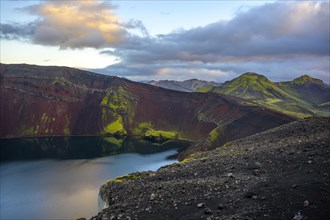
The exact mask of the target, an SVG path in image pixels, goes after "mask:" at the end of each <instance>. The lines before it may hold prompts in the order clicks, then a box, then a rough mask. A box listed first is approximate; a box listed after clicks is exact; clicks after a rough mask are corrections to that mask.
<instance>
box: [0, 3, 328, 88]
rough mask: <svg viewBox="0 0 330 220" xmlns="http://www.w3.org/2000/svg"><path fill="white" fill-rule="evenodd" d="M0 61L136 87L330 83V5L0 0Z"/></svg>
mask: <svg viewBox="0 0 330 220" xmlns="http://www.w3.org/2000/svg"><path fill="white" fill-rule="evenodd" d="M0 6H1V7H0V10H1V11H0V13H1V17H0V19H1V20H0V23H1V29H0V40H1V41H0V55H1V63H28V64H36V65H56V66H69V67H75V68H80V69H87V70H91V71H94V72H98V73H102V74H107V75H116V76H119V77H125V78H128V79H131V80H135V81H144V80H162V79H163V80H164V79H169V80H186V79H191V78H197V79H203V80H209V81H211V80H212V81H217V82H224V81H227V80H230V79H232V78H234V77H237V76H239V75H240V74H242V73H244V72H257V73H259V74H262V75H265V76H266V77H268V78H269V79H271V80H273V81H288V80H292V79H294V78H296V77H298V76H301V75H303V74H308V75H310V76H312V77H315V78H319V79H322V80H323V81H325V82H327V83H329V82H330V76H329V72H330V70H329V69H330V64H329V62H330V61H329V60H330V43H329V42H330V36H329V11H330V9H329V0H323V1H301V0H300V1H299V0H295V1H284V0H277V1H261V0H260V1H259V0H254V1H223V0H217V1H189V0H184V1H180V0H176V1H174V0H172V1H171V0H162V1H159V0H157V1H151V0H147V1H139V0H134V1H133V0H130V1H125V0H124V1H119V0H117V1H101V0H75V1H70V0H65V1H64V0H63V1H61V0H56V1H55V0H52V1H50V0H43V1H35V0H34V1H29V0H24V1H18V0H0Z"/></svg>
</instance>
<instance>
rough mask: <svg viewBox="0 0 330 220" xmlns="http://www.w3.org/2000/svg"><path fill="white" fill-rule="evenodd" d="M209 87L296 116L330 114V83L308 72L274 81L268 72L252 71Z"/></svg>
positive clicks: (209, 89)
mask: <svg viewBox="0 0 330 220" xmlns="http://www.w3.org/2000/svg"><path fill="white" fill-rule="evenodd" d="M201 89H203V88H201ZM207 90H208V91H211V92H216V93H219V94H228V95H231V96H235V97H240V98H243V99H245V100H248V101H250V102H252V103H254V104H256V105H260V106H264V107H267V108H270V109H274V110H276V111H280V112H283V113H286V114H290V115H294V116H296V117H306V116H329V115H330V87H329V86H328V85H326V84H324V83H323V81H321V80H319V79H314V78H312V77H310V76H307V75H304V76H301V77H299V78H297V79H294V80H293V81H289V82H280V83H274V82H272V81H270V80H269V79H267V78H266V77H265V76H262V75H259V74H257V73H251V72H248V73H245V74H242V75H241V76H239V77H237V78H235V79H233V80H231V81H227V82H225V83H224V84H223V85H221V86H220V87H213V88H209V87H208V88H207Z"/></svg>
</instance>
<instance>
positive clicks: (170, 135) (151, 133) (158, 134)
mask: <svg viewBox="0 0 330 220" xmlns="http://www.w3.org/2000/svg"><path fill="white" fill-rule="evenodd" d="M144 135H145V137H146V138H148V139H152V138H159V139H160V140H164V139H165V140H168V139H174V138H176V137H177V136H178V132H175V131H161V130H157V131H156V130H153V129H150V130H148V131H146V133H145V134H144Z"/></svg>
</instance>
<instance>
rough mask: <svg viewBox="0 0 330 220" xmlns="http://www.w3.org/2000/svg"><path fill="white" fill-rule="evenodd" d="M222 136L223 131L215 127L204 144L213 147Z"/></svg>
mask: <svg viewBox="0 0 330 220" xmlns="http://www.w3.org/2000/svg"><path fill="white" fill-rule="evenodd" d="M223 134H224V130H223V129H222V128H221V127H216V128H215V129H213V130H212V131H211V132H210V133H209V136H208V138H207V140H206V142H205V144H206V145H207V146H212V145H215V144H216V143H217V141H219V138H221V136H222V135H223Z"/></svg>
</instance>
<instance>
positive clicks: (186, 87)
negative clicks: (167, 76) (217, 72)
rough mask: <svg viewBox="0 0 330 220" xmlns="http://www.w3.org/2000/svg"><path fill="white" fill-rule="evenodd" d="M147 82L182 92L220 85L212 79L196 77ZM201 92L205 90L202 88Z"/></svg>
mask: <svg viewBox="0 0 330 220" xmlns="http://www.w3.org/2000/svg"><path fill="white" fill-rule="evenodd" d="M146 83H147V84H150V85H154V86H158V87H162V88H166V89H172V90H177V91H182V92H195V91H198V89H200V88H207V87H209V88H212V87H214V86H220V85H221V83H216V82H213V81H204V80H198V79H189V80H185V81H175V80H159V81H154V80H152V81H147V82H146ZM201 92H205V89H204V90H201Z"/></svg>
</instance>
